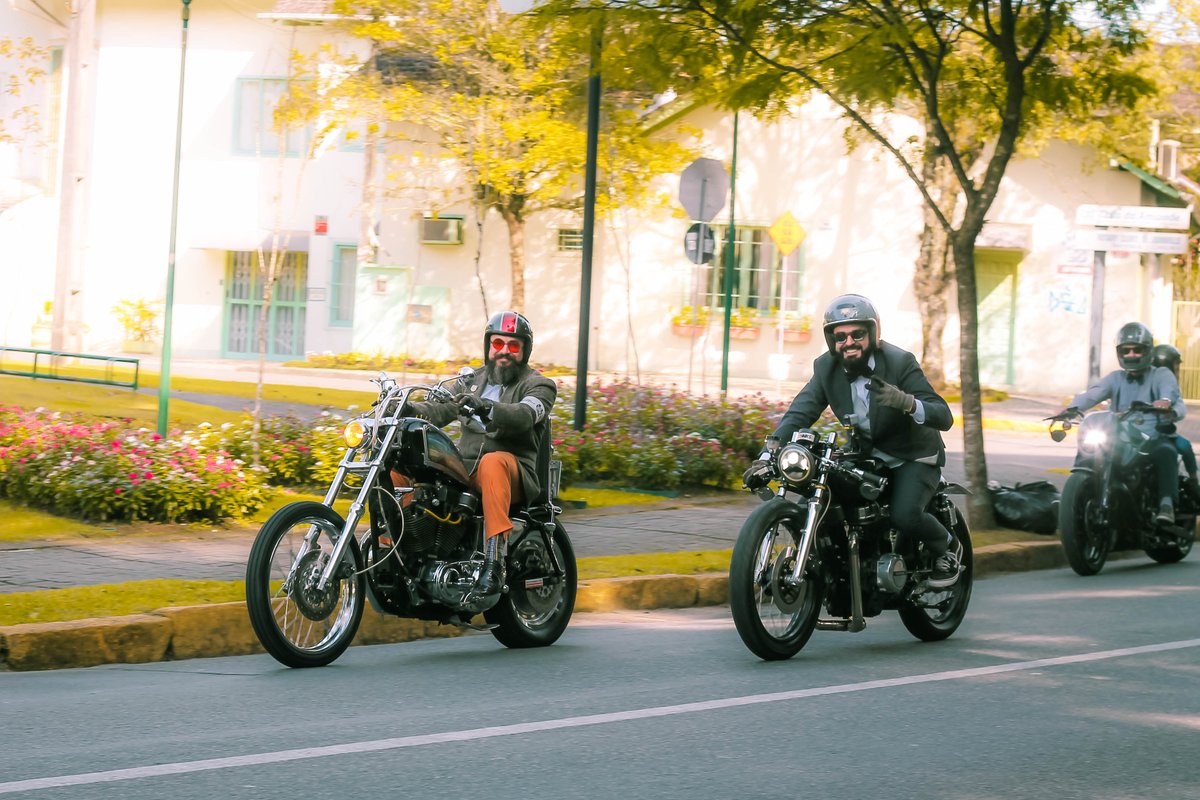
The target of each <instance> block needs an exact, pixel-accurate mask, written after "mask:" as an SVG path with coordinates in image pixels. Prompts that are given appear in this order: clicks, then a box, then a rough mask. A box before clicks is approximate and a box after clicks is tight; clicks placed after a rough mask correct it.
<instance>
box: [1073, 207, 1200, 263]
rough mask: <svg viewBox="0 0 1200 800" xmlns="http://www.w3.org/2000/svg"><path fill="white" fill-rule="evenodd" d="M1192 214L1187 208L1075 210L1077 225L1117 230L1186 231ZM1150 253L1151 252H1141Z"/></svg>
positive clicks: (1091, 208)
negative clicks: (1109, 227)
mask: <svg viewBox="0 0 1200 800" xmlns="http://www.w3.org/2000/svg"><path fill="white" fill-rule="evenodd" d="M1190 223H1191V214H1189V213H1188V210H1187V209H1186V208H1166V207H1163V206H1093V205H1082V206H1079V207H1078V208H1077V209H1075V224H1076V225H1110V226H1113V227H1116V228H1167V229H1169V230H1178V231H1186V230H1187V229H1188V226H1189V224H1190ZM1141 252H1149V251H1141Z"/></svg>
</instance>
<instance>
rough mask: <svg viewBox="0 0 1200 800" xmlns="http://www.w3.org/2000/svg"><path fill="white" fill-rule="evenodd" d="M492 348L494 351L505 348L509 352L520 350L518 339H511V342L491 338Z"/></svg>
mask: <svg viewBox="0 0 1200 800" xmlns="http://www.w3.org/2000/svg"><path fill="white" fill-rule="evenodd" d="M492 349H493V350H495V351H496V352H500V351H501V350H505V349H507V350H508V352H510V353H519V352H521V342H520V340H518V339H513V340H512V341H511V342H505V341H501V340H500V339H495V338H493V339H492Z"/></svg>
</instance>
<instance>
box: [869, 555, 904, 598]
mask: <svg viewBox="0 0 1200 800" xmlns="http://www.w3.org/2000/svg"><path fill="white" fill-rule="evenodd" d="M875 580H876V582H877V583H878V585H879V588H880V590H882V591H884V592H887V593H888V594H899V593H900V592H901V591H902V590H903V589H904V583H905V581H907V580H908V567H907V565H905V563H904V559H903V558H902V557H901V556H900V555H899V554H898V553H884V554H882V555H881V556H880V557H879V561H877V562H876V564H875Z"/></svg>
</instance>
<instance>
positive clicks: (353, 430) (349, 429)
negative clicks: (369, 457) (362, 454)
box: [342, 419, 367, 447]
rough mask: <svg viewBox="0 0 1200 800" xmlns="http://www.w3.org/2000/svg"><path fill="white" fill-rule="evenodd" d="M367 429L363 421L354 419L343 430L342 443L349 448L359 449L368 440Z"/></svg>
mask: <svg viewBox="0 0 1200 800" xmlns="http://www.w3.org/2000/svg"><path fill="white" fill-rule="evenodd" d="M366 435H367V428H366V426H365V425H363V423H362V420H360V419H352V420H350V421H349V422H348V423H346V427H345V429H343V430H342V441H343V442H345V443H346V446H347V447H358V446H359V445H360V444H362V443H363V439H364V438H366Z"/></svg>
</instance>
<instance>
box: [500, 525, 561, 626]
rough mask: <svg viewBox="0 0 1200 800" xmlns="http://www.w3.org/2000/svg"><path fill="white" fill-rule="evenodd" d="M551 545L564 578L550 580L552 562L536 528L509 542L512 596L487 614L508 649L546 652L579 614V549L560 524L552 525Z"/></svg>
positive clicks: (507, 597) (528, 529) (509, 593)
mask: <svg viewBox="0 0 1200 800" xmlns="http://www.w3.org/2000/svg"><path fill="white" fill-rule="evenodd" d="M550 541H551V546H552V547H553V548H554V555H555V557H556V558H557V560H558V563H559V564H560V565H562V568H563V571H564V572H565V574H564V575H563V576H562V579H561V580H557V581H553V580H552V581H547V579H548V578H552V577H553V575H552V572H553V562H552V561H551V559H550V553H549V552H548V551H547V550H546V541H545V539H543V538H542V535H541V534H540V533H539V532H538V531H536V530H533V529H530V528H526V529H525V530H524V531H523V532H522V533H521V534H520V536H519V538H518V537H514V540H513V541H512V542H509V554H508V564H509V569H508V579H507V580H508V587H509V588H508V592H507V593H506V594H505V595H504V596H503V597H501V598H500V601H499V602H498V603H496V605H494V606H492V607H491V608H490V609H488V610H487V611H485V612H484V614H483V618H484V619H485V620H487V621H488V623H489V624H491V625H495V626H496V627H494V628H492V636H494V637H496V640H497V641H498V642H500V644H502V645H504V646H505V647H512V648H524V647H546V646H547V645H551V644H554V643H555V642H556V641H558V637H560V636H562V634H563V631H565V630H566V629H567V623H568V622H570V621H571V614H572V612H574V610H575V592H576V590H577V588H578V584H579V573H578V571H577V569H576V566H575V548H574V547H572V546H571V540H570V539H569V538H568V537H567V531H566V529H564V528H563V526H562V525H560V524H558V523H554V529H553V531H552V532H551V535H550Z"/></svg>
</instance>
